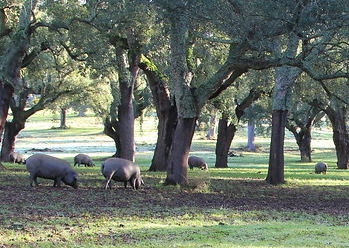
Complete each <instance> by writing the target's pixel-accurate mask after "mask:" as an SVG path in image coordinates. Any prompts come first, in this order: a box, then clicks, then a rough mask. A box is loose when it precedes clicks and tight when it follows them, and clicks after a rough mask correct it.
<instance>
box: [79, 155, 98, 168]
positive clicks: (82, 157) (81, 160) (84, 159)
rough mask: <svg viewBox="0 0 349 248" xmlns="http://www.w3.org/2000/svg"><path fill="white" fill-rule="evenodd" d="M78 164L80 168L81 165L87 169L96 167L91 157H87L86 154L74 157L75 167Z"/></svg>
mask: <svg viewBox="0 0 349 248" xmlns="http://www.w3.org/2000/svg"><path fill="white" fill-rule="evenodd" d="M76 164H78V166H80V164H84V165H85V167H86V165H87V166H90V167H92V166H95V165H94V163H93V161H92V158H90V156H88V155H86V154H78V155H76V156H75V157H74V166H75V165H76Z"/></svg>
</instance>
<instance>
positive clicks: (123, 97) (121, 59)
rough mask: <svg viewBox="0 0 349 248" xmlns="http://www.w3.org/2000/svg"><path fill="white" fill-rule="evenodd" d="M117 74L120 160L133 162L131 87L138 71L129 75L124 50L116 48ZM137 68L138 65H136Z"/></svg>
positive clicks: (133, 141)
mask: <svg viewBox="0 0 349 248" xmlns="http://www.w3.org/2000/svg"><path fill="white" fill-rule="evenodd" d="M116 56H117V62H118V72H119V89H120V105H119V106H118V120H119V138H120V143H119V145H120V158H124V159H128V160H130V161H134V159H135V157H134V156H135V140H134V110H133V102H132V99H133V87H134V82H135V79H136V77H137V73H138V70H136V71H133V72H132V75H129V66H128V62H127V53H126V50H124V49H122V48H119V47H116ZM137 66H138V65H137Z"/></svg>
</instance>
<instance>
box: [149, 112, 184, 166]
mask: <svg viewBox="0 0 349 248" xmlns="http://www.w3.org/2000/svg"><path fill="white" fill-rule="evenodd" d="M158 118H159V124H158V139H157V142H156V148H155V151H154V156H153V159H152V163H151V166H150V168H149V171H166V170H167V159H168V156H169V152H170V149H171V145H172V141H173V134H174V131H175V129H176V125H177V109H176V107H175V106H173V107H171V108H170V109H168V111H166V112H164V113H162V114H160V115H158Z"/></svg>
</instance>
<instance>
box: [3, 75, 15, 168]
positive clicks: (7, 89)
mask: <svg viewBox="0 0 349 248" xmlns="http://www.w3.org/2000/svg"><path fill="white" fill-rule="evenodd" d="M13 91H14V89H13V87H12V86H11V85H10V84H7V83H4V82H3V81H1V79H0V142H3V141H2V135H3V132H4V129H5V125H6V119H7V115H8V110H9V106H10V99H11V97H12V94H13ZM4 168H5V167H4V166H3V164H2V163H1V162H0V169H4Z"/></svg>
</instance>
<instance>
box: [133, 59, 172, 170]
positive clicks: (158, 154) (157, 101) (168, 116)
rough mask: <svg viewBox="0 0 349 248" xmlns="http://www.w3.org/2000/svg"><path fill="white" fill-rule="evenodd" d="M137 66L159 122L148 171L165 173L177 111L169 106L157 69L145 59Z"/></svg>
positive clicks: (163, 81)
mask: <svg viewBox="0 0 349 248" xmlns="http://www.w3.org/2000/svg"><path fill="white" fill-rule="evenodd" d="M139 66H140V68H141V69H142V70H143V71H144V73H145V74H146V76H147V79H148V83H149V86H150V89H151V92H152V96H153V102H154V105H155V108H156V113H157V117H158V120H159V122H158V137H157V142H156V147H155V151H154V155H153V159H152V163H151V166H150V168H149V171H166V170H167V158H168V155H169V152H170V149H171V145H172V140H173V134H174V130H175V128H176V125H177V109H176V106H175V105H174V104H171V99H170V98H171V96H170V91H169V89H168V83H167V79H166V78H165V77H164V76H163V74H162V73H161V72H159V70H158V68H157V67H156V66H155V65H154V64H153V63H152V62H151V61H150V60H148V59H147V58H145V57H143V59H142V62H141V64H140V65H139Z"/></svg>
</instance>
